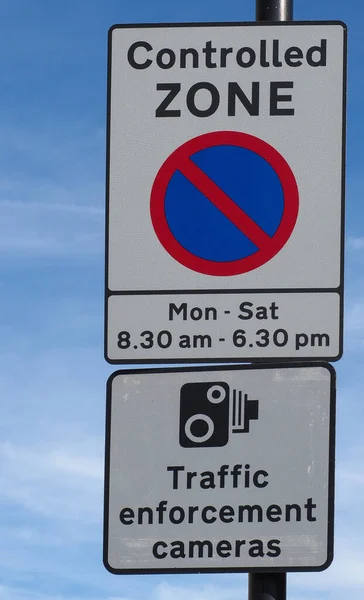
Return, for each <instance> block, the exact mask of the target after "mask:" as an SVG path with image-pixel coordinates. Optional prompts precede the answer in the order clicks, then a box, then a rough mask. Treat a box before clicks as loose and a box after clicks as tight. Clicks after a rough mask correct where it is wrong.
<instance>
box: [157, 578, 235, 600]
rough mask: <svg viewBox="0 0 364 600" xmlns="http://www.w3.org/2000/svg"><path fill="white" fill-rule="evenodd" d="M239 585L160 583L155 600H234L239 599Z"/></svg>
mask: <svg viewBox="0 0 364 600" xmlns="http://www.w3.org/2000/svg"><path fill="white" fill-rule="evenodd" d="M243 596H244V594H242V587H241V584H240V585H236V584H235V585H228V584H226V585H223V586H222V585H220V584H217V585H212V584H209V585H202V586H201V585H195V586H194V585H189V586H186V585H178V584H174V585H173V584H170V583H167V582H165V581H164V582H162V583H160V584H159V585H158V586H157V587H156V590H155V594H154V597H155V600H186V598H188V599H189V600H236V599H239V600H240V599H241V598H242V597H243Z"/></svg>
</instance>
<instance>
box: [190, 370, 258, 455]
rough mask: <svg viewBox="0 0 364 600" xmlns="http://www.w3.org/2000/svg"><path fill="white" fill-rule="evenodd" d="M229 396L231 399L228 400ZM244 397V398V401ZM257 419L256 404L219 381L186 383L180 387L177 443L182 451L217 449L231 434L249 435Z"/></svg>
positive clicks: (255, 401)
mask: <svg viewBox="0 0 364 600" xmlns="http://www.w3.org/2000/svg"><path fill="white" fill-rule="evenodd" d="M230 396H231V398H230ZM243 396H244V398H243ZM256 419H258V400H249V399H248V394H244V395H243V393H242V391H240V390H235V389H233V390H232V392H231V394H230V387H229V385H228V384H227V383H225V382H222V381H213V382H209V383H185V384H184V385H183V386H182V387H181V400H180V422H179V443H180V446H182V447H183V448H194V447H205V448H206V447H208V448H213V447H219V446H225V445H226V444H227V443H228V441H229V431H230V430H231V432H232V433H249V428H250V421H251V420H256Z"/></svg>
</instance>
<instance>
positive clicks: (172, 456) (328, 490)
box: [104, 363, 335, 573]
mask: <svg viewBox="0 0 364 600" xmlns="http://www.w3.org/2000/svg"><path fill="white" fill-rule="evenodd" d="M334 401H335V371H334V369H333V368H332V367H331V365H328V364H326V363H315V364H305V365H304V366H298V365H297V364H296V365H293V364H287V365H284V366H280V367H275V366H273V365H272V366H266V365H264V366H263V365H257V366H231V367H225V366H224V367H222V368H220V367H210V368H202V367H201V368H199V367H196V368H181V369H177V370H173V371H172V370H166V369H153V370H150V371H145V370H143V371H141V370H132V371H131V370H130V371H118V372H116V373H114V374H113V375H112V376H111V377H110V379H109V381H108V400H107V439H106V479H105V528H104V563H105V566H106V568H107V569H108V570H109V571H111V572H112V573H153V572H154V573H157V572H158V573H169V572H174V573H175V572H192V571H198V572H220V571H229V572H230V571H241V572H244V571H245V572H251V571H259V570H269V571H274V570H277V571H305V570H308V571H315V570H323V569H325V568H326V567H328V566H329V564H330V563H331V560H332V548H333V508H334V507H333V502H334V499H333V485H334V481H333V477H334V473H333V469H334V415H335V413H334V410H335V409H334Z"/></svg>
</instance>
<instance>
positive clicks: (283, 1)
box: [256, 0, 293, 21]
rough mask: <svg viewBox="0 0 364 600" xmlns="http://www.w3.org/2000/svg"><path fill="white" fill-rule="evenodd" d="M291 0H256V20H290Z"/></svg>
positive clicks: (291, 14) (291, 13) (291, 16)
mask: <svg viewBox="0 0 364 600" xmlns="http://www.w3.org/2000/svg"><path fill="white" fill-rule="evenodd" d="M292 19H293V0H256V20H257V21H291V20H292Z"/></svg>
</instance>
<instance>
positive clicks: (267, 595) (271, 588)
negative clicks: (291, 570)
mask: <svg viewBox="0 0 364 600" xmlns="http://www.w3.org/2000/svg"><path fill="white" fill-rule="evenodd" d="M286 586H287V574H286V573H249V592H248V599H249V600H286V598H287V593H286V592H287V588H286Z"/></svg>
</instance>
